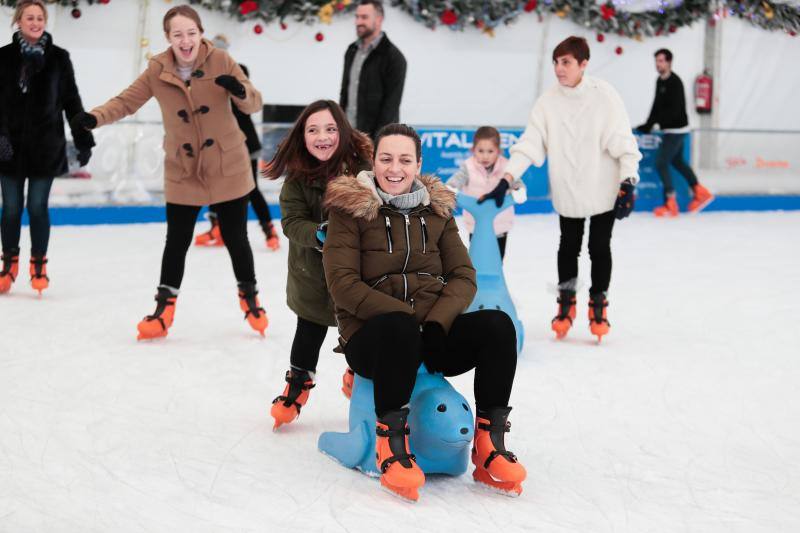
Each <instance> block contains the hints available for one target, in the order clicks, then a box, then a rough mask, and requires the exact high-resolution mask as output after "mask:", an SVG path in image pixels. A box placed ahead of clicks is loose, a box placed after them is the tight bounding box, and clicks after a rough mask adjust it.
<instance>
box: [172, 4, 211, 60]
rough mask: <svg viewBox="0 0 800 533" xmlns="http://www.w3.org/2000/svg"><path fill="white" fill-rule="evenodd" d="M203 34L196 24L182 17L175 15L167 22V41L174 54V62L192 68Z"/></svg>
mask: <svg viewBox="0 0 800 533" xmlns="http://www.w3.org/2000/svg"><path fill="white" fill-rule="evenodd" d="M202 37H203V32H201V31H200V29H199V28H198V27H197V23H196V22H195V21H193V20H192V19H190V18H187V17H184V16H182V15H175V16H174V17H172V18H171V19H170V21H169V31H168V32H167V40H168V41H169V44H170V46H171V47H172V53H173V54H175V60H176V61H177V62H178V65H180V66H182V67H191V66H194V61H195V59H197V54H198V53H199V52H200V40H201V39H202Z"/></svg>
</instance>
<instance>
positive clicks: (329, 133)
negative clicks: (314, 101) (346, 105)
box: [303, 109, 339, 161]
mask: <svg viewBox="0 0 800 533" xmlns="http://www.w3.org/2000/svg"><path fill="white" fill-rule="evenodd" d="M303 136H304V138H305V141H306V150H308V153H310V154H311V155H312V156H314V157H315V158H317V159H318V160H319V161H327V160H328V159H330V158H331V157H333V154H335V153H336V149H337V148H339V125H338V124H336V120H335V119H334V118H333V114H331V112H330V111H329V110H327V109H323V110H322V111H317V112H316V113H313V114H312V115H309V117H308V119H306V125H305V129H304V131H303Z"/></svg>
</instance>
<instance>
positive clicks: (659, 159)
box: [656, 133, 697, 196]
mask: <svg viewBox="0 0 800 533" xmlns="http://www.w3.org/2000/svg"><path fill="white" fill-rule="evenodd" d="M685 140H686V134H685V133H665V134H664V135H663V136H662V137H661V148H659V149H658V153H657V154H656V169H657V170H658V175H659V176H661V181H662V183H663V184H664V196H668V195H671V194H673V193H674V192H675V187H673V186H672V176H670V174H669V166H670V165H672V166H673V167H675V170H677V171H678V172H679V173H680V174H681V176H683V177H684V179H685V180H686V183H688V184H689V187H692V188H693V187H694V186H695V185H697V176H695V174H694V171H693V170H692V167H690V166H689V163H687V162H686V161H684V160H683V143H684V141H685Z"/></svg>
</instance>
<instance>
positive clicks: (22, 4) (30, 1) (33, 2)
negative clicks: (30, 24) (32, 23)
mask: <svg viewBox="0 0 800 533" xmlns="http://www.w3.org/2000/svg"><path fill="white" fill-rule="evenodd" d="M31 6H38V7H39V9H41V10H42V14H43V15H44V21H45V22H47V6H45V5H44V1H43V0H20V1H19V2H17V8H16V9H15V10H14V16H13V17H11V26H14V24H19V21H20V20H22V13H23V12H24V11H25V10H26V9H28V8H29V7H31Z"/></svg>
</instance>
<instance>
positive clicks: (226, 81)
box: [214, 74, 247, 98]
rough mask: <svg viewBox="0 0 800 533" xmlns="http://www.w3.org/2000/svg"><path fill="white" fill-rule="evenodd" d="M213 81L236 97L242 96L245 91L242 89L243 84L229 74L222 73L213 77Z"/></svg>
mask: <svg viewBox="0 0 800 533" xmlns="http://www.w3.org/2000/svg"><path fill="white" fill-rule="evenodd" d="M214 83H216V84H217V85H219V86H220V87H222V88H223V89H225V90H226V91H228V92H229V93H231V94H232V95H233V96H235V97H236V98H244V97H245V95H246V94H247V92H246V91H245V90H244V85H242V84H241V83H239V80H237V79H236V78H234V77H233V76H231V75H229V74H223V75H221V76H217V77H216V78H214Z"/></svg>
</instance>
